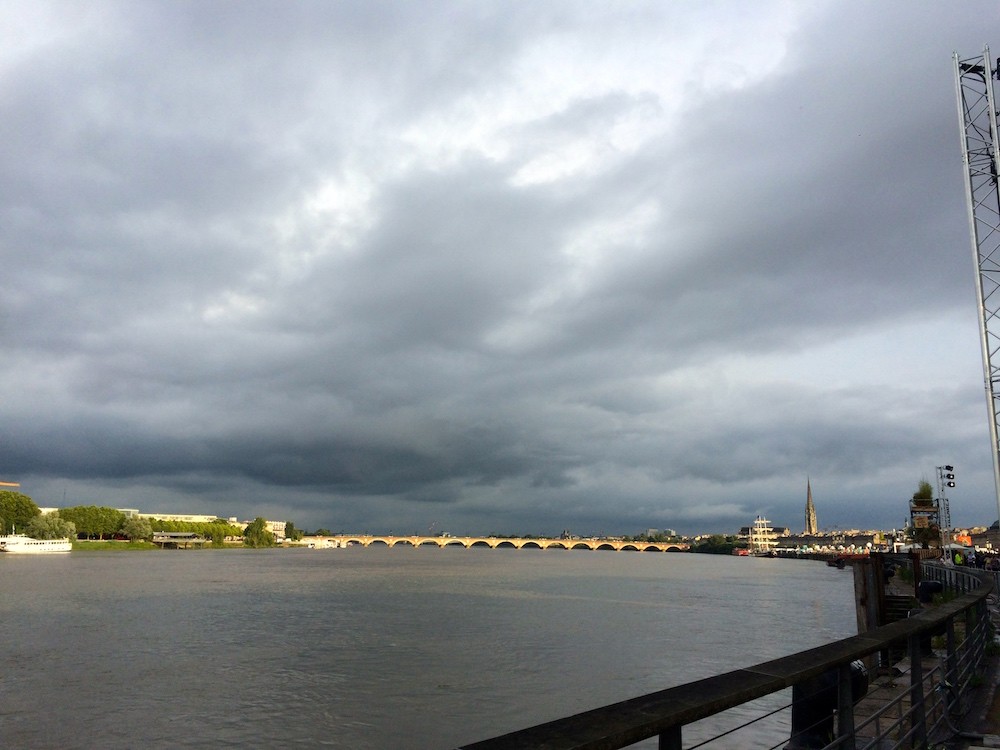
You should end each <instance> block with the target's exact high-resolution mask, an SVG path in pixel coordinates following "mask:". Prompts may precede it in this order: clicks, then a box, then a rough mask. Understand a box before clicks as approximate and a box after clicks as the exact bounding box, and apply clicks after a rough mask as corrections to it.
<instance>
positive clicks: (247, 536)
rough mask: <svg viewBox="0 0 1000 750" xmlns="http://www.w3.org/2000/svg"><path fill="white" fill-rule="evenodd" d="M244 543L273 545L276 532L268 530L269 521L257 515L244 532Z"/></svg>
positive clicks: (249, 544)
mask: <svg viewBox="0 0 1000 750" xmlns="http://www.w3.org/2000/svg"><path fill="white" fill-rule="evenodd" d="M243 544H245V545H246V546H247V547H273V546H274V534H272V533H271V532H270V531H268V528H267V521H265V520H264V519H263V518H261V517H260V516H257V517H256V518H255V519H254V520H253V521H251V522H250V523H249V525H248V526H247V527H246V530H245V531H244V532H243Z"/></svg>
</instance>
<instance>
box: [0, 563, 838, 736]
mask: <svg viewBox="0 0 1000 750" xmlns="http://www.w3.org/2000/svg"><path fill="white" fill-rule="evenodd" d="M0 590H2V593H3V596H2V597H0V616H2V623H3V635H4V638H3V642H4V646H5V647H4V649H3V652H2V653H0V734H2V737H3V745H4V747H11V748H50V747H60V748H92V747H102V748H134V747H241V748H242V747H273V746H302V747H305V746H326V747H338V748H339V747H343V748H387V749H388V748H416V749H419V748H449V747H454V746H457V745H459V744H462V743H466V742H472V741H474V740H478V739H485V738H487V737H491V736H493V735H496V734H499V733H502V732H506V731H511V730H514V729H518V728H521V727H524V726H528V725H531V724H535V723H539V722H542V721H548V720H551V719H555V718H559V717H561V716H565V715H568V714H572V713H576V712H579V711H582V710H586V709H589V708H594V707H597V706H600V705H603V704H606V703H611V702H614V701H618V700H624V699H626V698H631V697H634V696H636V695H640V694H642V693H646V692H651V691H653V690H659V689H662V688H664V687H669V686H672V685H677V684H680V683H684V682H687V681H689V680H693V679H697V678H700V677H705V676H708V675H711V674H715V673H718V672H725V671H729V670H732V669H736V668H739V667H745V666H749V665H751V664H755V663H757V662H760V661H764V660H766V659H770V658H774V657H777V656H783V655H785V654H789V653H792V652H794V651H798V650H801V649H803V648H807V647H810V646H815V645H819V644H821V643H823V642H825V641H828V640H832V639H836V638H842V637H845V636H848V635H853V634H854V628H855V624H854V623H855V618H854V609H853V602H852V579H851V576H850V571H847V572H846V573H845V572H844V571H836V570H834V569H831V568H827V567H826V566H824V565H822V564H821V563H814V562H804V561H795V560H766V559H748V558H730V557H715V556H709V555H687V554H669V553H629V552H594V551H584V550H579V551H571V552H567V551H565V550H545V551H542V550H521V551H518V550H509V549H507V550H489V549H470V550H465V549H458V548H448V549H437V548H418V549H413V548H406V549H387V548H384V547H379V548H369V549H365V548H361V547H354V548H350V549H345V550H294V549H288V550H263V551H253V550H221V551H212V550H202V551H157V552H73V553H71V554H69V555H57V556H51V557H47V556H43V557H15V556H5V557H3V556H0ZM745 741H746V740H743V742H745ZM652 746H654V747H655V743H653V745H652ZM721 746H724V745H721ZM735 746H738V745H734V747H735Z"/></svg>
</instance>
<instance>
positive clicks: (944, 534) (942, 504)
mask: <svg viewBox="0 0 1000 750" xmlns="http://www.w3.org/2000/svg"><path fill="white" fill-rule="evenodd" d="M954 471H955V467H954V466H938V467H937V479H938V481H937V485H938V512H939V514H940V516H939V518H938V520H939V522H940V524H941V546H942V548H943V547H944V546H945V544H947V543H948V542H949V541H950V536H951V508H950V507H949V504H948V493H947V491H946V490H947V489H948V488H949V487H954V486H955V474H954Z"/></svg>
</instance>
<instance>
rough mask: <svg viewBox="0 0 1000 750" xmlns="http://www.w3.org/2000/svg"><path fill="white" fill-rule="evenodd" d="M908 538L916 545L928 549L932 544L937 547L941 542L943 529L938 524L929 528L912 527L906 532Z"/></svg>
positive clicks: (933, 524) (930, 525)
mask: <svg viewBox="0 0 1000 750" xmlns="http://www.w3.org/2000/svg"><path fill="white" fill-rule="evenodd" d="M906 536H907V538H909V540H910V541H911V542H913V543H914V544H919V545H920V546H921V547H922V548H923V549H928V548H929V547H930V546H931V545H932V544H934V545H936V544H937V543H938V542H940V541H941V529H940V528H939V527H938V525H937V524H936V523H932V524H929V525H928V526H911V527H910V528H908V529H907V530H906Z"/></svg>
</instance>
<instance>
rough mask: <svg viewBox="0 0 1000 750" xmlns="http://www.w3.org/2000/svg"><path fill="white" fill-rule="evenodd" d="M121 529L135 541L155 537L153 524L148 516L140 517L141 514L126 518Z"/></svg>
mask: <svg viewBox="0 0 1000 750" xmlns="http://www.w3.org/2000/svg"><path fill="white" fill-rule="evenodd" d="M121 531H122V534H124V535H125V536H127V537H128V538H129V539H130V540H132V541H133V542H134V541H136V540H137V539H152V538H153V524H151V523H150V522H149V519H148V518H139V516H130V517H128V518H126V519H125V523H123V524H122V529H121Z"/></svg>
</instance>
